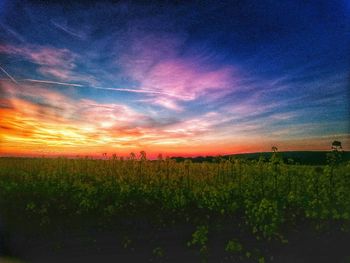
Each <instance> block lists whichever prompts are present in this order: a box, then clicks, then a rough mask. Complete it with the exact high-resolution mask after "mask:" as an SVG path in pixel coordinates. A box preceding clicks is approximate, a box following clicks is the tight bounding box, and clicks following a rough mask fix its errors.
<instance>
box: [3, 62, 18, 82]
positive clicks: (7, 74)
mask: <svg viewBox="0 0 350 263" xmlns="http://www.w3.org/2000/svg"><path fill="white" fill-rule="evenodd" d="M0 69H1V71H2V72H4V73H5V74H6V76H8V77H9V78H10V79H11V80H12V81H13V82H14V83H16V84H18V82H17V81H16V80H15V79H14V78H13V77H12V76H11V75H10V74H9V73H7V71H6V70H5V69H4V68H3V67H1V66H0Z"/></svg>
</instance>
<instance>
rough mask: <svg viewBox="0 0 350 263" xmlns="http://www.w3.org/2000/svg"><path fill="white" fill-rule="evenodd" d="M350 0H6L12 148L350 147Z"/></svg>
mask: <svg viewBox="0 0 350 263" xmlns="http://www.w3.org/2000/svg"><path fill="white" fill-rule="evenodd" d="M349 16H350V2H349V1H347V0H339V1H322V0H320V1H304V0H303V1H301V0H292V1H288V0H287V1H265V0H264V1H147V2H146V1H113V2H112V1H95V2H92V1H70V2H69V3H64V4H63V1H25V0H24V1H17V0H8V1H7V0H0V155H2V156H8V155H16V156H27V155H30V156H32V155H34V156H35V155H40V156H41V155H45V156H47V155H62V156H65V155H69V156H73V155H89V156H99V155H101V154H103V153H107V154H108V155H110V154H113V153H115V154H117V155H118V156H124V155H125V156H126V155H128V154H129V153H130V152H135V153H138V152H139V151H141V150H144V151H146V152H147V153H148V156H151V157H152V156H156V155H157V154H159V153H161V154H164V155H169V156H180V155H182V156H198V155H219V154H231V153H241V152H260V151H270V150H271V147H272V146H277V147H278V149H279V150H280V151H292V150H329V149H330V146H331V143H332V141H334V140H339V141H341V142H342V145H343V148H344V149H345V150H350V135H349V134H350V123H349V120H350V110H349V109H350V106H349V101H350V94H349V92H350V91H349V85H348V84H349V82H348V81H349V62H350V52H349V47H350V45H349V44H350V41H349V40H350V30H349V25H350V23H349V22H350V19H349Z"/></svg>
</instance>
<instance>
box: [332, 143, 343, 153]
mask: <svg viewBox="0 0 350 263" xmlns="http://www.w3.org/2000/svg"><path fill="white" fill-rule="evenodd" d="M342 149H343V148H342V146H341V142H340V141H333V142H332V150H333V151H339V150H342Z"/></svg>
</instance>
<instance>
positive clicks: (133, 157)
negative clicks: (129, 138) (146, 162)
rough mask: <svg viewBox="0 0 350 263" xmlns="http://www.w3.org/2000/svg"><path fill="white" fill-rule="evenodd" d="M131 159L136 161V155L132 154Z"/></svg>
mask: <svg viewBox="0 0 350 263" xmlns="http://www.w3.org/2000/svg"><path fill="white" fill-rule="evenodd" d="M129 158H130V160H135V159H136V154H135V153H133V152H131V153H130V157H129Z"/></svg>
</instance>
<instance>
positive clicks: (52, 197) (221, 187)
mask: <svg viewBox="0 0 350 263" xmlns="http://www.w3.org/2000/svg"><path fill="white" fill-rule="evenodd" d="M337 154H338V153H337V152H333V153H331V154H330V155H329V157H330V158H329V163H328V164H327V165H323V166H307V165H295V164H293V162H292V161H290V162H289V163H284V162H283V161H282V158H281V156H280V155H279V154H278V153H275V154H273V155H272V157H271V158H270V159H269V160H266V159H264V158H263V157H261V158H260V159H259V160H256V161H246V160H244V159H238V158H230V159H229V160H223V159H220V158H217V159H216V160H215V162H202V163H192V162H190V161H188V160H187V161H183V162H176V161H175V160H173V159H169V158H166V159H163V158H162V157H161V156H160V157H159V158H158V160H147V158H146V154H145V153H144V152H141V155H140V157H136V156H135V155H134V154H132V155H131V156H130V157H129V158H118V157H116V156H114V157H113V158H109V159H107V158H106V159H99V160H96V159H89V158H77V159H67V158H0V211H1V212H0V216H1V218H2V220H3V222H5V223H6V225H7V227H8V229H9V230H8V232H9V233H11V231H12V232H13V231H19V229H21V231H22V232H23V231H24V232H26V233H29V232H30V233H32V234H34V235H35V234H38V233H43V232H45V231H46V232H50V231H52V229H54V228H59V227H61V228H62V227H65V226H67V228H66V229H69V227H70V228H72V229H76V228H78V227H82V228H84V227H85V228H90V229H91V228H99V229H105V230H108V229H109V228H113V227H116V225H118V226H122V225H123V224H124V226H125V224H126V222H128V223H129V226H135V224H138V225H139V224H140V223H135V222H139V221H141V223H144V222H147V223H149V225H150V226H151V227H149V229H150V228H152V229H153V228H154V229H163V230H164V229H172V228H176V226H179V225H181V226H183V227H185V228H186V225H188V226H189V227H190V229H191V230H190V234H189V235H188V238H187V241H186V240H184V242H182V243H181V242H179V244H178V245H179V246H183V247H184V249H188V250H191V251H196V252H195V253H197V254H198V258H197V259H198V260H199V259H200V260H202V261H206V260H208V259H210V254H211V252H212V251H213V249H211V248H210V242H211V240H210V239H211V236H212V234H211V233H214V232H215V231H216V232H217V231H218V229H219V228H220V226H222V227H223V228H224V230H223V231H222V232H225V233H224V235H223V237H224V238H223V239H225V240H222V250H223V251H224V253H226V254H225V255H226V256H225V258H226V259H227V260H230V259H231V260H243V261H244V260H252V262H265V260H270V259H271V258H272V259H273V257H271V258H268V256H269V254H268V253H267V252H266V249H265V250H264V248H262V249H260V250H259V252H256V251H258V250H256V249H255V247H254V245H251V243H252V242H250V243H249V242H248V243H249V244H250V245H245V244H244V242H245V241H244V238H243V240H241V239H240V238H241V237H242V233H240V234H237V231H238V230H237V229H239V231H241V232H242V231H243V232H244V233H243V236H244V235H246V236H249V237H250V238H251V239H252V240H254V242H258V243H257V246H259V244H265V245H264V246H265V248H266V246H268V245H266V244H275V243H278V244H285V245H286V246H288V235H289V234H288V233H290V231H293V230H294V229H297V228H298V226H299V225H300V224H305V222H306V223H307V224H309V225H310V226H311V228H312V229H313V230H314V231H316V232H317V231H321V232H322V231H324V230H325V229H329V228H330V227H331V228H333V227H335V226H337V231H338V230H339V231H340V232H342V233H348V231H349V222H350V194H349V193H350V163H349V162H338V161H337ZM225 225H226V226H227V225H229V226H230V227H229V228H227V227H226V230H225ZM129 228H130V227H129ZM143 228H145V226H143ZM125 229H126V228H125V227H124V228H123V227H120V229H119V230H116V235H119V234H120V233H121V232H123V231H124V232H123V234H120V236H121V238H120V239H121V240H122V241H121V246H122V247H124V248H125V249H127V247H128V246H130V244H131V243H132V238H131V236H132V234H131V233H129V234H128V233H127V232H125V231H126V230H125ZM141 229H142V226H141ZM149 229H148V231H149ZM229 229H235V230H232V231H231V230H230V231H231V232H229ZM118 231H119V232H118ZM130 231H131V230H130ZM157 231H158V230H155V232H157ZM151 232H152V231H151ZM158 232H159V231H158ZM219 232H220V231H219ZM118 233H119V234H118ZM38 235H39V234H38ZM136 235H137V234H136ZM139 235H140V234H139ZM347 235H349V234H347ZM215 238H217V237H215ZM254 242H253V243H254ZM140 246H142V244H141V245H140ZM249 246H250V247H249ZM254 249H255V250H254ZM164 250H165V249H164V248H163V247H162V245H161V244H159V245H157V246H155V247H154V248H152V250H151V252H150V253H152V256H153V258H156V259H157V260H160V261H162V258H163V260H164V257H166V251H164ZM254 251H255V252H254ZM165 261H166V262H167V261H169V260H165ZM34 262H36V261H34ZM233 262H235V261H233Z"/></svg>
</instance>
